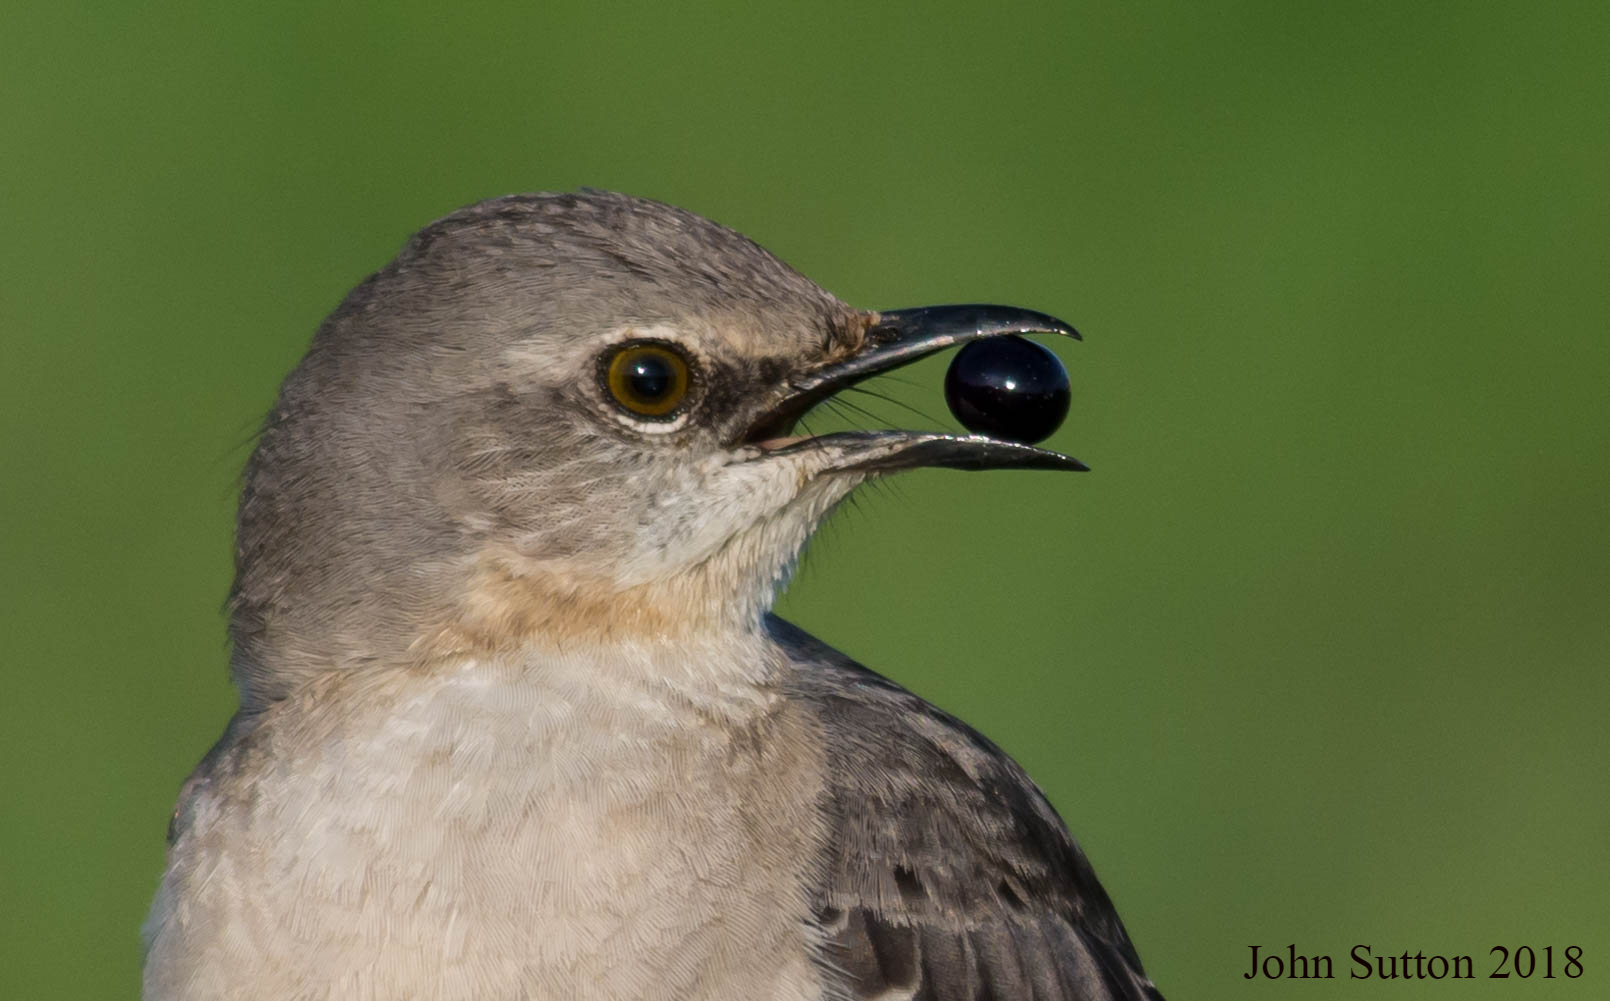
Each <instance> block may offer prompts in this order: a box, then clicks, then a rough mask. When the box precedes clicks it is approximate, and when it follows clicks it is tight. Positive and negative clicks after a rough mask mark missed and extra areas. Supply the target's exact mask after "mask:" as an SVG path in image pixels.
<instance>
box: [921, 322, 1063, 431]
mask: <svg viewBox="0 0 1610 1001" xmlns="http://www.w3.org/2000/svg"><path fill="white" fill-rule="evenodd" d="M1069 398H1070V393H1069V390H1068V370H1067V369H1065V368H1063V367H1062V362H1061V360H1059V359H1058V358H1057V356H1056V355H1054V354H1052V353H1051V351H1050V349H1048V348H1045V347H1042V346H1041V345H1039V344H1036V343H1034V342H1033V341H1031V340H1027V339H1025V338H1022V337H1018V336H1016V335H1008V336H1005V337H990V338H986V339H984V340H978V341H972V342H970V343H968V344H967V345H966V346H965V347H963V348H962V349H961V350H960V351H958V352H956V357H955V358H954V359H952V360H951V363H950V370H949V371H948V372H946V373H945V402H946V403H948V404H949V405H950V412H951V413H952V414H955V415H956V419H957V420H958V421H961V423H962V426H963V427H965V428H967V430H969V431H972V432H974V433H976V434H986V435H989V436H990V437H991V438H1004V439H1006V440H1007V441H1015V442H1020V443H1022V444H1024V445H1032V444H1034V443H1035V442H1037V441H1044V440H1045V439H1046V438H1049V437H1050V436H1051V433H1052V432H1053V431H1055V430H1056V429H1057V428H1059V427H1061V426H1062V419H1063V418H1064V417H1066V416H1068V400H1069Z"/></svg>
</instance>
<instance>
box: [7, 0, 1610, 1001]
mask: <svg viewBox="0 0 1610 1001" xmlns="http://www.w3.org/2000/svg"><path fill="white" fill-rule="evenodd" d="M254 7H256V8H260V9H253V8H254ZM446 7H447V5H431V4H423V3H395V2H393V3H386V4H375V5H373V6H372V7H371V8H370V9H362V8H361V7H358V6H356V5H351V6H347V7H345V8H344V9H342V10H341V11H339V12H335V11H332V10H330V9H328V5H325V4H314V3H305V2H291V3H278V4H265V5H245V4H240V5H234V6H232V7H228V8H225V7H224V6H222V5H207V4H181V3H160V4H131V3H115V4H114V3H106V4H83V3H76V2H71V0H68V2H56V3H48V4H47V3H35V4H30V5H28V7H27V9H21V8H19V7H18V6H17V5H8V9H7V11H6V13H5V14H3V15H0V38H3V39H4V41H3V42H0V46H3V50H4V51H3V55H0V123H3V133H0V200H3V204H0V208H3V212H0V224H3V226H4V233H3V235H0V343H3V355H0V357H3V372H0V415H3V418H0V420H3V423H0V436H3V437H0V547H3V548H0V566H3V578H0V644H3V646H0V670H3V672H4V674H3V678H0V680H3V689H0V691H3V695H0V782H3V786H0V811H3V812H0V997H4V998H8V999H10V998H15V999H33V998H47V997H48V998H58V997H59V998H86V999H88V998H119V997H122V998H131V997H133V996H135V994H136V991H137V969H138V964H139V938H138V927H139V924H140V921H141V919H142V916H143V912H144V909H145V907H146V904H147V901H148V900H149V898H150V895H151V893H152V891H153V889H154V887H155V885H156V879H157V876H158V873H159V870H160V866H161V862H162V842H163V830H164V826H165V824H166V821H167V815H168V811H169V810H170V808H171V805H172V801H173V799H174V796H175V793H176V790H177V789H178V786H179V783H180V782H181V781H182V779H183V778H184V776H185V775H186V773H187V772H188V770H189V769H190V768H191V767H192V766H193V765H194V764H195V762H196V761H197V759H198V758H199V757H200V755H201V754H202V752H203V751H205V750H206V748H207V747H208V745H209V744H210V743H211V741H212V740H213V739H214V738H215V737H216V736H217V734H218V731H219V730H220V728H221V727H222V725H223V723H224V721H225V719H226V718H227V716H228V714H229V712H230V708H231V704H232V694H231V691H230V689H229V687H228V684H227V680H226V677H225V673H224V672H225V660H226V650H225V645H224V620H223V617H222V613H221V611H220V608H221V604H222V601H223V597H224V594H225V591H226V588H227V585H228V578H229V570H230V564H229V559H230V557H229V553H230V520H231V515H232V507H233V503H234V492H235V489H236V482H237V481H236V477H237V473H238V469H239V467H240V466H241V464H242V463H243V461H244V460H245V457H246V454H247V451H248V449H249V447H250V444H249V443H250V437H251V433H252V430H253V428H254V426H255V424H256V422H257V420H258V418H259V416H260V415H261V414H262V413H263V412H264V411H265V409H266V407H267V406H268V403H269V401H270V400H271V398H272V394H273V392H274V390H275V387H276V385H277V383H278V381H279V380H280V378H281V377H282V376H283V375H284V373H285V372H286V371H287V370H288V369H289V368H290V366H291V365H293V364H294V363H295V361H296V360H297V358H298V356H299V355H300V353H301V351H302V350H303V348H304V346H305V345H306V342H307V340H308V338H309V337H310V335H311V333H312V331H313V329H314V327H315V325H316V324H317V323H318V321H319V319H320V318H321V316H322V315H323V314H324V313H325V312H327V311H328V310H329V309H330V308H331V307H332V306H333V305H334V304H335V303H336V302H337V301H338V300H339V299H340V297H341V296H342V295H343V294H344V293H345V292H346V290H347V289H348V288H350V287H351V286H352V285H353V284H355V283H356V282H357V281H358V280H360V279H361V278H362V277H363V276H364V275H365V274H367V273H368V272H369V271H371V270H373V269H375V268H377V267H379V266H380V265H382V264H383V263H384V262H385V261H386V260H387V259H388V258H389V256H390V255H391V254H392V253H393V252H394V251H395V250H396V248H397V247H398V246H399V245H400V244H401V242H402V241H403V240H404V238H405V237H406V236H407V234H408V233H409V232H410V231H412V230H413V229H415V228H417V227H419V226H420V225H422V224H424V223H425V222H428V221H429V220H431V219H432V218H435V217H437V216H439V215H442V214H444V213H446V212H448V211H450V210H452V209H453V208H455V207H457V206H459V205H462V204H464V203H467V202H471V201H475V200H477V199H480V198H483V197H486V196H490V195H495V194H500V193H504V192H509V191H525V190H543V189H548V190H554V189H569V188H573V187H576V186H579V185H592V186H600V187H609V188H617V189H621V190H625V191H630V192H634V193H638V194H645V195H650V196H654V197H658V198H661V199H664V200H667V201H670V202H673V203H676V204H679V205H683V206H686V207H688V208H691V209H693V210H695V211H699V212H702V213H704V214H706V215H709V216H712V217H714V218H716V219H718V220H721V221H723V222H725V223H728V224H729V225H732V226H734V227H736V228H738V229H740V230H742V231H744V232H746V233H748V234H750V235H751V236H754V237H755V238H756V239H758V240H760V241H761V242H762V243H764V244H766V245H767V246H769V247H770V248H772V249H773V250H775V251H776V252H778V253H779V254H781V255H782V256H783V257H784V258H785V259H787V260H789V261H791V262H792V263H794V264H795V265H796V266H798V267H799V268H801V269H802V270H803V271H805V272H806V273H807V274H810V275H811V276H813V277H814V278H816V279H817V280H818V281H820V282H822V283H823V284H824V285H826V286H827V287H829V288H831V289H832V290H834V291H835V292H837V293H838V294H839V295H840V296H841V297H843V298H845V299H846V300H848V301H850V302H852V303H854V304H856V305H860V306H866V307H891V306H906V305H915V304H924V303H931V302H946V301H958V300H994V301H1001V302H1007V303H1015V304H1021V305H1026V306H1033V307H1037V308H1040V309H1044V310H1047V311H1050V312H1053V313H1056V314H1058V315H1061V316H1063V317H1065V318H1067V319H1069V320H1070V321H1072V322H1074V323H1075V324H1077V325H1078V326H1079V327H1081V328H1082V329H1083V330H1084V331H1085V333H1086V338H1087V339H1086V341H1085V343H1083V344H1058V345H1056V349H1057V350H1058V351H1059V352H1060V353H1061V354H1062V356H1063V357H1064V358H1065V359H1066V360H1067V361H1068V363H1069V365H1070V368H1071V370H1072V373H1073V380H1074V387H1075V403H1074V407H1073V412H1072V415H1071V417H1070V419H1069V422H1068V424H1067V425H1066V427H1065V428H1064V429H1063V430H1062V431H1061V432H1060V433H1059V434H1058V435H1057V436H1056V437H1055V438H1053V439H1052V442H1051V444H1052V445H1053V446H1055V447H1059V448H1062V449H1064V450H1066V451H1069V452H1072V453H1073V454H1075V455H1078V456H1079V457H1080V458H1082V459H1084V460H1086V461H1087V462H1089V463H1090V464H1091V465H1092V466H1093V467H1094V472H1092V473H1090V474H1088V475H1085V476H1079V477H1069V476H1057V475H1051V474H1043V473H1024V474H1012V473H997V474H990V475H966V474H961V473H946V472H923V473H917V474H912V475H908V476H906V477H904V478H902V479H899V480H897V481H893V482H891V483H889V485H888V489H884V490H878V491H871V492H867V493H865V494H864V495H863V497H862V500H861V503H860V504H859V505H858V506H857V507H856V508H854V509H848V510H846V511H845V513H843V514H841V515H839V516H838V517H837V518H836V519H835V520H834V521H833V522H832V523H830V524H829V526H828V527H827V528H826V530H825V531H824V532H823V533H822V534H821V535H820V536H819V537H818V539H817V540H816V542H815V544H814V545H813V548H812V549H811V551H810V553H809V555H808V557H807V560H806V562H805V565H804V567H803V570H802V572H801V574H800V576H799V577H798V579H797V580H796V582H795V583H794V585H793V587H792V589H791V591H790V592H789V593H788V595H787V596H786V598H785V599H784V601H783V602H782V606H781V607H782V609H783V611H784V613H785V614H787V615H788V616H790V617H791V618H793V619H794V620H796V621H797V622H799V623H800V624H802V625H803V626H805V627H806V628H808V629H810V630H812V631H814V632H816V633H818V634H819V635H820V636H822V637H823V638H824V639H827V640H828V641H830V642H832V643H834V644H835V645H838V646H840V647H841V648H843V649H845V650H847V651H848V652H850V653H851V654H853V655H855V656H857V657H858V658H860V659H862V660H864V661H865V662H867V663H868V664H871V665H873V666H875V667H877V668H879V669H881V670H883V671H885V672H886V673H888V674H891V675H892V676H894V677H895V678H897V679H899V680H900V681H902V682H904V683H906V684H907V685H909V686H911V687H913V688H915V689H916V690H918V691H919V692H921V693H923V694H924V695H927V696H928V697H930V698H932V699H933V700H934V701H936V702H938V703H939V704H940V705H942V706H945V707H947V708H949V709H951V710H953V711H955V712H957V713H958V714H960V715H962V716H963V717H965V718H967V719H968V720H969V721H971V722H973V723H974V724H975V725H977V726H979V727H980V728H981V729H982V730H984V731H985V732H986V733H988V734H990V735H991V736H993V737H994V738H996V739H997V740H999V741H1000V742H1001V743H1002V744H1004V745H1005V747H1006V748H1007V749H1008V750H1010V751H1011V752H1013V753H1014V754H1015V755H1017V756H1018V757H1019V758H1020V759H1021V760H1022V762H1023V763H1024V764H1025V765H1026V766H1027V767H1028V769H1029V771H1030V772H1031V773H1032V774H1034V775H1035V776H1036V777H1037V778H1038V779H1039V781H1040V782H1041V783H1042V784H1043V785H1044V786H1045V788H1046V790H1047V791H1048V792H1049V794H1050V796H1051V798H1052V800H1053V801H1054V802H1055V803H1056V804H1057V806H1058V807H1059V808H1060V809H1061V810H1062V812H1063V814H1064V815H1065V817H1066V818H1067V819H1068V821H1069V824H1070V826H1071V827H1072V828H1073V830H1074V832H1075V833H1076V834H1077V835H1078V836H1079V838H1080V839H1081V841H1082V842H1083V844H1084V845H1085V847H1086V849H1087V850H1088V851H1089V852H1090V854H1091V856H1092V858H1093V859H1094V861H1095V863H1096V865H1097V868H1098V870H1099V872H1100V873H1101V875H1102V877H1103V879H1104V881H1105V883H1106V885H1107V886H1108V888H1109V889H1110V890H1111V891H1112V893H1113V895H1114V897H1115V898H1116V900H1117V901H1118V904H1119V906H1120V909H1121V911H1122V913H1123V915H1124V917H1125V919H1126V921H1127V923H1128V925H1129V928H1130V931H1131V932H1132V934H1133V936H1134V938H1135V940H1136V942H1137V944H1138V945H1139V947H1140V950H1141V953H1142V955H1143V957H1144V958H1145V959H1146V962H1147V966H1148V968H1149V970H1150V971H1151V972H1152V974H1153V975H1154V977H1155V978H1156V980H1157V981H1158V983H1159V985H1160V986H1161V987H1162V988H1163V990H1164V991H1165V992H1166V994H1167V996H1168V997H1169V998H1171V999H1175V1001H1184V999H1195V1001H1212V999H1238V998H1249V997H1270V998H1287V997H1298V996H1302V997H1314V998H1325V997H1338V998H1341V997H1349V998H1360V997H1392V998H1443V997H1447V998H1454V997H1459V998H1467V997H1531V996H1535V997H1538V998H1556V997H1581V998H1588V997H1596V998H1602V997H1610V914H1607V906H1606V904H1607V898H1610V892H1607V891H1610V878H1607V877H1610V865H1607V862H1606V852H1607V845H1610V795H1607V793H1610V780H1607V776H1610V738H1607V736H1606V734H1605V720H1606V716H1607V712H1606V710H1607V708H1610V680H1607V677H1606V675H1607V671H1606V668H1607V665H1610V602H1607V591H1610V461H1607V460H1610V336H1607V334H1610V329H1607V327H1610V324H1607V316H1610V308H1607V307H1610V31H1607V28H1610V15H1607V13H1606V8H1605V6H1604V5H1603V4H1602V3H1597V2H1595V3H1586V2H1584V3H1577V4H1549V5H1523V4H1514V3H1418V4H1415V3H1409V4H1405V3H1402V2H1377V3H1365V4H1354V5H1347V6H1331V7H1324V8H1322V7H1320V6H1319V5H1295V4H1289V3H1281V2H1272V0H1271V2H1246V3H1239V4H1228V5H1212V6H1208V5H1201V4H1192V3H1183V2H1176V3H1163V4H1134V3H1108V4H1080V5H1075V6H1066V7H1060V8H1057V9H1053V5H1049V4H1045V3H1035V4H1004V5H1003V4H1000V3H995V4H989V5H977V6H969V5H964V4H958V3H942V4H938V5H935V4H910V5H900V6H891V5H873V4H867V3H834V4H814V5H809V6H798V7H780V8H775V9H773V8H766V7H763V6H759V5H756V4H753V3H731V4H722V5H709V6H704V7H700V8H697V9H688V10H679V9H675V8H674V7H673V6H670V5H652V6H650V5H641V6H627V5H619V6H617V5H612V4H601V3H587V4H565V5H552V4H535V3H529V2H528V3H520V4H509V5H506V6H505V5H497V4H488V3H465V4H458V5H454V6H453V7H452V9H451V10H450V11H449V10H447V9H445V8H446ZM943 365H944V359H937V360H931V361H929V362H926V363H924V364H922V365H920V366H918V367H916V368H913V369H909V370H907V371H905V372H903V373H902V374H901V377H900V379H901V380H902V381H889V380H885V385H883V386H882V387H881V388H883V389H884V390H885V391H888V392H890V393H892V394H894V395H897V396H898V397H899V398H901V399H903V400H906V401H908V402H910V403H911V404H912V405H914V406H916V407H918V408H920V409H923V410H925V411H927V412H928V413H930V414H932V415H933V416H934V420H935V423H934V425H929V426H941V425H942V426H953V425H951V424H950V421H949V418H948V416H947V415H946V414H945V408H944V403H943V400H942V398H941V393H940V389H939V384H940V380H941V376H942V373H943ZM858 402H862V403H869V404H870V405H871V407H872V409H873V410H875V411H877V412H878V413H880V414H881V415H882V416H881V417H880V419H879V420H880V422H882V423H899V424H904V425H906V426H910V425H911V423H912V422H914V421H915V422H916V423H918V424H924V423H925V422H922V421H920V420H917V419H916V418H913V417H911V416H910V415H909V414H906V413H904V412H903V411H902V410H900V409H899V408H897V407H892V406H889V405H886V404H882V403H879V402H878V401H875V400H873V401H868V400H866V399H864V398H862V399H860V400H858ZM832 423H833V421H832V419H831V418H830V417H829V418H826V419H824V421H823V425H824V426H825V425H829V424H832ZM869 423H870V421H869ZM818 430H821V427H820V426H819V427H818ZM1293 942H1294V943H1296V944H1297V945H1298V948H1299V949H1300V950H1301V951H1302V952H1304V953H1307V954H1313V953H1324V954H1329V955H1332V956H1334V957H1336V962H1337V966H1336V970H1337V973H1338V974H1339V978H1338V979H1337V980H1333V981H1328V982H1320V983H1307V984H1303V985H1300V986H1293V985H1290V984H1285V983H1271V982H1264V981H1259V982H1254V983H1249V982H1247V981H1245V980H1243V979H1242V978H1241V973H1242V972H1243V971H1244V970H1245V969H1246V968H1247V967H1248V965H1249V964H1248V956H1249V952H1248V949H1247V947H1248V946H1249V945H1251V944H1255V943H1256V944H1259V945H1261V946H1263V947H1264V949H1265V950H1266V951H1267V950H1280V951H1282V952H1283V951H1284V949H1285V946H1286V945H1287V943H1293ZM1356 943H1367V944H1370V945H1372V946H1373V947H1374V948H1375V949H1376V951H1377V952H1379V953H1385V952H1391V953H1394V954H1395V953H1399V952H1402V951H1405V950H1407V951H1409V952H1410V953H1413V952H1416V951H1422V950H1423V951H1425V952H1427V953H1428V954H1429V953H1440V954H1444V955H1457V954H1471V955H1473V956H1475V957H1476V966H1477V970H1478V974H1479V975H1481V976H1483V977H1484V976H1485V974H1486V972H1487V971H1488V970H1489V969H1491V966H1492V963H1493V962H1494V960H1490V959H1489V958H1488V950H1489V949H1491V948H1492V947H1493V946H1495V945H1505V946H1508V947H1510V948H1514V947H1516V946H1521V945H1530V946H1532V947H1534V948H1536V949H1539V950H1541V949H1542V947H1544V946H1553V947H1555V951H1556V954H1558V953H1559V952H1560V950H1561V949H1563V948H1564V947H1566V946H1570V945H1579V946H1582V947H1583V948H1584V950H1585V964H1586V975H1585V976H1584V977H1583V978H1581V979H1580V980H1566V979H1563V978H1559V979H1555V980H1553V981H1548V982H1546V983H1545V982H1542V981H1541V979H1540V978H1541V976H1542V974H1541V972H1539V973H1538V974H1537V975H1535V977H1534V978H1533V979H1532V980H1530V981H1525V982H1522V981H1518V980H1515V979H1511V980H1509V981H1493V980H1487V979H1479V980H1476V981H1473V982H1455V981H1442V982H1436V983H1433V982H1412V983H1404V982H1401V981H1400V982H1397V983H1393V984H1381V983H1379V982H1376V981H1369V982H1364V981H1357V980H1348V979H1346V977H1347V971H1348V970H1350V969H1352V967H1351V966H1350V964H1348V963H1347V962H1346V961H1345V958H1344V957H1345V956H1346V954H1347V951H1348V949H1349V948H1351V947H1352V946H1353V945H1354V944H1356Z"/></svg>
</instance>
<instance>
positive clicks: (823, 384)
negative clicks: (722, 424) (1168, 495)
mask: <svg viewBox="0 0 1610 1001" xmlns="http://www.w3.org/2000/svg"><path fill="white" fill-rule="evenodd" d="M1005 334H1061V335H1063V336H1064V337H1072V338H1075V339H1078V338H1079V332H1078V331H1076V330H1074V329H1073V328H1072V327H1070V326H1068V325H1067V324H1066V323H1063V322H1062V321H1061V320H1058V319H1057V318H1055V317H1053V316H1047V315H1046V314H1044V313H1036V312H1034V311H1033V310H1029V309H1018V308H1017V307H1015V306H986V305H962V306H920V307H917V308H915V309H896V310H889V311H887V312H882V313H872V314H868V326H867V330H866V337H865V340H864V341H863V343H862V345H861V347H860V349H859V350H857V351H856V352H855V354H853V355H852V356H850V357H849V358H846V359H842V360H839V361H835V362H833V363H830V364H827V365H823V366H820V367H818V368H816V369H813V370H810V371H807V372H805V373H803V374H801V375H798V376H796V377H795V378H793V379H792V380H790V381H789V383H788V384H787V386H786V387H785V388H784V392H783V395H782V397H781V398H780V399H778V400H777V401H776V402H774V403H773V404H772V405H770V406H768V407H767V408H766V410H765V412H764V413H762V414H760V415H759V416H758V417H757V418H756V419H755V421H754V422H753V423H752V424H751V425H750V426H749V428H748V430H747V431H746V432H745V433H744V434H743V436H742V438H741V441H742V443H743V444H749V445H757V446H759V447H761V448H763V449H765V450H766V451H767V452H770V453H773V454H777V453H785V452H791V451H796V450H805V449H817V450H823V451H825V452H829V453H832V454H833V455H834V458H833V461H832V463H831V465H830V466H829V468H830V469H832V470H836V471H843V472H866V473H874V472H890V471H893V470H897V469H912V468H915V467H918V466H942V467H946V468H950V469H1012V468H1016V469H1065V470H1076V471H1083V470H1085V469H1088V468H1089V467H1088V466H1086V465H1085V464H1084V463H1082V462H1080V461H1079V460H1078V459H1075V458H1072V457H1070V456H1066V455H1062V454H1060V453H1057V452H1052V451H1049V450H1047V449H1043V448H1035V447H1034V446H1032V445H1021V444H1018V443H1017V442H1012V441H1004V440H1002V439H999V438H990V437H988V436H985V435H954V434H943V433H939V432H930V431H845V432H839V433H835V434H827V435H818V436H816V437H812V438H785V437H784V436H786V435H788V433H789V432H790V431H791V430H792V429H793V426H794V423H795V422H796V421H798V420H799V418H801V417H802V416H804V414H805V412H806V411H807V410H809V409H810V408H811V407H814V406H815V405H816V404H818V403H820V402H822V401H823V400H825V399H827V398H828V397H829V396H832V395H833V394H834V393H836V392H838V391H839V390H841V389H845V388H847V387H849V386H853V385H855V384H856V383H858V382H861V381H862V380H864V379H868V378H871V377H872V376H874V375H877V374H878V373H880V372H887V371H889V370H890V369H893V368H898V367H899V366H901V365H906V364H909V363H911V362H914V361H916V360H917V359H919V358H925V357H927V356H928V355H931V354H933V353H934V352H936V351H942V350H944V349H945V348H948V347H952V346H954V345H957V344H962V343H964V342H966V341H972V340H977V339H979V338H981V337H999V336H1002V335H1005Z"/></svg>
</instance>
